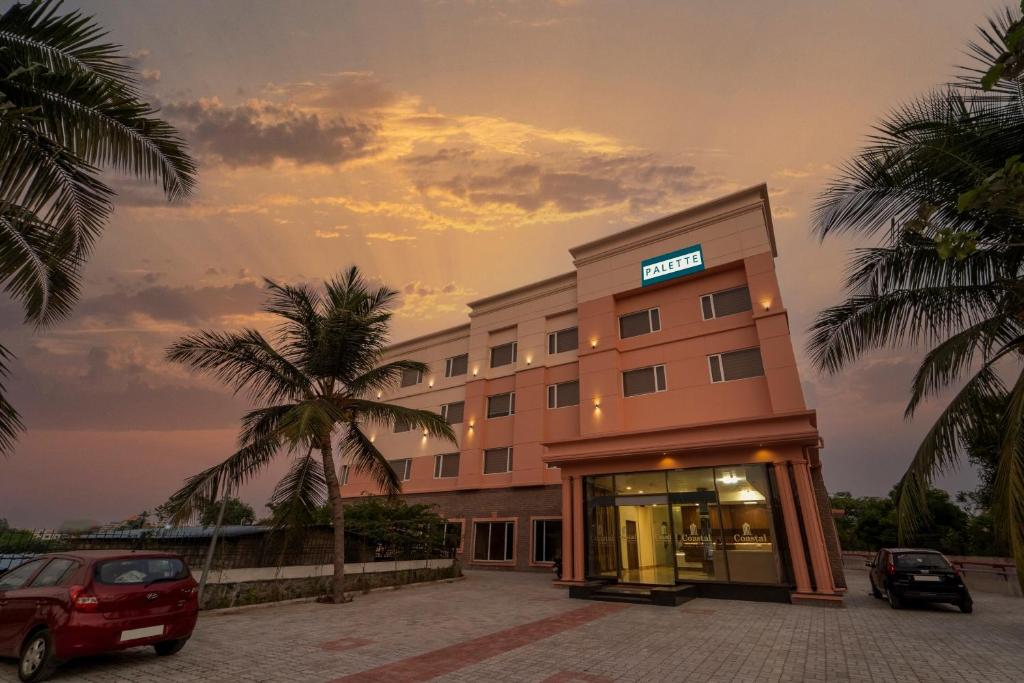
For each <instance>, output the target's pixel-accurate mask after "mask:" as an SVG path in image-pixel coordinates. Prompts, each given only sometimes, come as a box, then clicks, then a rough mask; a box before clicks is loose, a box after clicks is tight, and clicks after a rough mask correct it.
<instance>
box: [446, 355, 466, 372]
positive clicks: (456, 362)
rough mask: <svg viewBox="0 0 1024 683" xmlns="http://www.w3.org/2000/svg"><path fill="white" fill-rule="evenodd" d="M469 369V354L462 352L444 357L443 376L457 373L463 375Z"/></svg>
mask: <svg viewBox="0 0 1024 683" xmlns="http://www.w3.org/2000/svg"><path fill="white" fill-rule="evenodd" d="M468 371H469V354H468V353H463V354H462V355H459V356H452V357H451V358H446V359H445V361H444V376H445V377H458V376H459V375H465V374H466V373H467V372H468Z"/></svg>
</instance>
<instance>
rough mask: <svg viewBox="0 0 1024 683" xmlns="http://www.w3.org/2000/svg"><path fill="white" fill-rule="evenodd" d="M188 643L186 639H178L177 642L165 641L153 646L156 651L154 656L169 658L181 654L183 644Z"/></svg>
mask: <svg viewBox="0 0 1024 683" xmlns="http://www.w3.org/2000/svg"><path fill="white" fill-rule="evenodd" d="M187 642H188V638H178V639H177V640H165V641H164V642H162V643H157V644H156V645H154V646H153V649H154V650H156V654H157V655H158V656H160V657H170V656H171V655H176V654H178V653H179V652H181V648H183V647H185V643H187Z"/></svg>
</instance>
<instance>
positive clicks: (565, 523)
mask: <svg viewBox="0 0 1024 683" xmlns="http://www.w3.org/2000/svg"><path fill="white" fill-rule="evenodd" d="M575 516H576V515H575V514H573V509H572V482H571V479H570V478H569V477H563V478H562V580H563V581H569V580H571V579H573V578H575V576H574V575H575V572H574V571H573V552H572V550H573V536H574V535H575V531H574V527H573V518H574V517H575Z"/></svg>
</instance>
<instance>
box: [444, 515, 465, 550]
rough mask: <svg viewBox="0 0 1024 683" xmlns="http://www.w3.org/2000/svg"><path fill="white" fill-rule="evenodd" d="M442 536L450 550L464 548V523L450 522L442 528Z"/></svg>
mask: <svg viewBox="0 0 1024 683" xmlns="http://www.w3.org/2000/svg"><path fill="white" fill-rule="evenodd" d="M441 535H442V538H444V544H445V546H446V547H448V548H455V549H459V548H462V522H461V521H458V520H451V519H450V520H448V521H447V522H445V523H444V525H443V526H442V527H441Z"/></svg>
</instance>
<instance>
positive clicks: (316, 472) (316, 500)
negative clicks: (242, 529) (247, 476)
mask: <svg viewBox="0 0 1024 683" xmlns="http://www.w3.org/2000/svg"><path fill="white" fill-rule="evenodd" d="M311 452H312V449H310V450H308V451H307V452H306V455H304V456H302V457H300V458H297V459H296V460H295V462H293V463H292V465H291V467H290V468H289V469H288V473H287V474H285V476H284V477H283V478H282V479H281V481H280V482H278V484H277V486H276V487H274V492H273V493H272V494H271V496H270V507H271V509H273V511H274V525H275V526H277V527H288V528H292V529H296V528H300V527H303V526H306V525H307V524H310V523H312V521H313V518H314V515H315V513H316V511H317V509H318V508H319V507H321V506H322V505H323V504H324V503H325V502H326V501H327V480H326V479H325V478H324V468H323V465H322V464H321V463H320V461H319V460H317V459H316V458H314V457H312V455H311Z"/></svg>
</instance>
